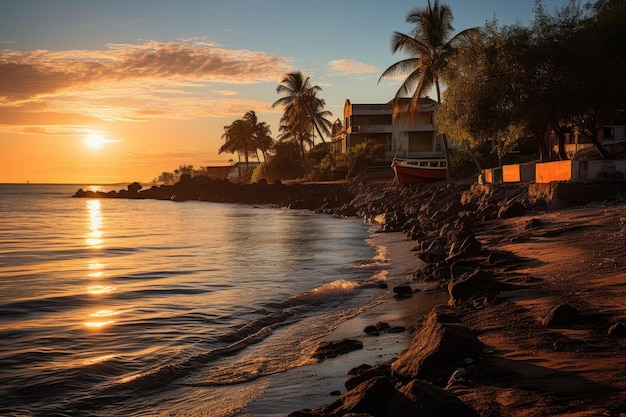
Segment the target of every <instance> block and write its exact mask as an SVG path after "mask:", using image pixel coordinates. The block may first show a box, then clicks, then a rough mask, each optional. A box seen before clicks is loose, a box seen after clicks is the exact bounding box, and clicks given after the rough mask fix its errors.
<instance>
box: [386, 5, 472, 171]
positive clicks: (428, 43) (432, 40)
mask: <svg viewBox="0 0 626 417" xmlns="http://www.w3.org/2000/svg"><path fill="white" fill-rule="evenodd" d="M452 20H453V16H452V10H451V9H450V7H449V6H448V5H446V4H441V5H440V4H439V0H434V3H433V4H432V5H431V3H430V0H428V6H427V7H425V8H417V9H414V10H412V11H411V12H409V14H408V16H407V18H406V21H407V23H412V24H414V25H415V28H414V29H413V30H412V31H411V34H410V35H406V34H404V33H400V32H394V34H393V36H392V38H391V51H392V52H393V53H394V54H395V53H396V52H399V51H400V52H404V53H406V54H408V55H409V58H407V59H403V60H402V61H399V62H396V63H395V64H393V65H392V66H390V67H389V68H387V69H386V70H385V71H384V72H383V73H382V75H381V76H380V78H379V82H380V80H381V79H383V78H390V77H395V76H397V75H404V74H407V73H408V76H407V77H406V79H405V80H404V82H403V83H402V85H401V86H400V88H399V89H398V92H397V93H396V97H400V95H401V94H409V93H411V91H412V92H413V95H412V98H411V106H410V107H411V108H412V109H413V110H417V109H418V105H419V98H420V97H421V95H422V92H423V91H424V90H425V89H428V88H430V87H432V86H434V87H435V90H436V92H437V102H438V103H441V86H440V82H439V79H440V76H441V72H442V70H443V69H444V68H445V67H446V65H447V64H448V61H449V58H450V57H451V56H452V55H453V54H454V52H455V51H456V49H457V48H458V47H460V46H463V45H466V44H468V43H469V42H470V41H471V39H472V36H474V34H477V33H478V28H470V29H465V30H463V31H461V32H459V33H457V34H456V35H454V36H452V33H453V32H454V27H453V26H452ZM442 142H443V149H444V154H445V157H446V162H447V164H448V167H450V166H451V165H450V155H449V154H450V152H449V150H448V143H447V140H446V137H445V135H444V136H442ZM449 174H450V173H449Z"/></svg>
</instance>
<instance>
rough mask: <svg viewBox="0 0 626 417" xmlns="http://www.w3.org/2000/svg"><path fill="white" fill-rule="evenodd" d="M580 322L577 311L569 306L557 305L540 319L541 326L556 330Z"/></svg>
mask: <svg viewBox="0 0 626 417" xmlns="http://www.w3.org/2000/svg"><path fill="white" fill-rule="evenodd" d="M580 321H581V317H580V313H579V312H578V310H576V309H575V308H574V307H572V306H571V305H569V304H559V305H558V306H556V307H554V308H553V309H552V310H551V311H550V312H549V313H548V314H547V315H546V316H545V317H544V318H543V319H541V324H542V325H544V326H545V327H549V328H558V327H566V326H569V325H572V324H578V323H580Z"/></svg>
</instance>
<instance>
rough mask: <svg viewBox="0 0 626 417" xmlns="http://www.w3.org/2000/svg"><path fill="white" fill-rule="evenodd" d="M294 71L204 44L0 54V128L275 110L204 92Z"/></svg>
mask: <svg viewBox="0 0 626 417" xmlns="http://www.w3.org/2000/svg"><path fill="white" fill-rule="evenodd" d="M290 69H291V67H290V64H289V62H288V59H287V58H284V57H279V56H273V55H269V54H266V53H263V52H255V51H248V50H231V49H226V48H223V47H221V46H219V45H216V44H212V43H208V42H200V41H180V42H156V41H147V42H144V43H141V44H110V45H107V46H106V47H105V48H104V49H102V50H68V51H46V50H32V51H16V50H0V125H4V129H7V128H10V126H14V127H15V126H23V127H24V129H26V131H29V132H31V133H36V132H37V131H38V130H37V129H36V128H35V126H45V125H64V126H77V125H89V124H94V123H96V122H98V121H118V120H123V121H142V120H147V119H151V118H171V119H192V118H198V117H220V116H228V115H237V116H239V115H241V114H244V113H245V112H246V111H248V110H250V109H251V108H253V109H256V110H257V111H259V112H260V111H272V110H271V106H270V104H269V103H265V102H260V101H258V100H251V99H246V98H243V97H234V95H233V90H228V89H223V90H211V91H213V92H215V91H217V92H219V93H220V96H219V97H217V98H210V97H207V91H208V90H207V86H208V85H209V84H215V83H222V84H257V83H266V82H267V83H272V84H273V83H274V82H275V80H276V79H277V78H278V76H279V74H282V73H284V72H286V71H289V70H290ZM0 128H2V127H0ZM44 130H45V131H48V130H49V129H44ZM44 130H41V131H44ZM23 131H24V130H23Z"/></svg>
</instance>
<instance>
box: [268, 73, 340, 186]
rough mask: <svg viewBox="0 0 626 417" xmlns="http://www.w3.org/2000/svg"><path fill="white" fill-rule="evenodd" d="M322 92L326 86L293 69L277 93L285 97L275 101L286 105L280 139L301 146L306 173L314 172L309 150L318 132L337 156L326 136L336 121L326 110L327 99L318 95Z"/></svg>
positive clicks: (330, 154)
mask: <svg viewBox="0 0 626 417" xmlns="http://www.w3.org/2000/svg"><path fill="white" fill-rule="evenodd" d="M320 91H322V89H321V88H320V87H319V86H317V85H313V86H312V85H311V82H310V79H309V77H305V76H304V75H303V74H302V73H301V72H300V71H297V72H292V73H289V74H285V75H284V76H283V78H282V79H281V81H280V84H278V86H277V87H276V92H277V93H278V94H281V95H282V97H281V98H279V99H278V100H276V102H274V104H272V107H276V106H282V107H283V108H284V114H283V117H282V118H281V120H280V123H281V124H280V128H279V130H280V132H281V134H280V136H279V141H283V142H293V143H295V144H297V145H298V147H299V151H300V162H301V164H302V169H303V170H304V172H305V174H308V173H309V171H310V167H309V164H308V161H307V156H306V153H307V150H308V149H311V148H312V147H313V145H314V136H315V135H314V132H315V131H317V133H318V134H319V136H320V138H321V139H322V142H323V143H324V145H325V146H326V151H327V154H328V155H329V157H330V158H331V160H332V158H333V156H332V153H331V152H330V149H329V148H328V146H327V143H326V140H325V139H324V136H325V135H330V129H331V127H332V122H330V121H329V120H328V119H327V117H330V116H332V114H331V113H330V112H329V111H326V110H324V105H325V102H324V100H323V99H321V98H319V97H317V93H318V92H320ZM333 165H334V163H333Z"/></svg>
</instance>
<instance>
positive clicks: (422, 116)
mask: <svg viewBox="0 0 626 417" xmlns="http://www.w3.org/2000/svg"><path fill="white" fill-rule="evenodd" d="M409 104H410V99H409V98H400V99H394V100H391V101H390V102H388V103H384V104H352V103H351V102H350V100H346V102H345V104H344V108H343V125H341V122H340V121H339V120H338V121H336V122H335V123H334V124H333V129H332V131H333V141H332V146H333V151H334V152H336V153H345V152H346V151H347V150H348V149H350V148H352V147H354V146H356V145H358V144H360V143H363V142H367V141H372V142H374V143H376V144H379V145H384V146H385V150H386V156H387V159H389V160H391V159H393V158H394V157H398V158H417V157H429V156H435V155H441V152H442V150H441V147H440V144H439V141H438V140H437V126H436V125H435V122H434V121H435V113H436V111H437V102H436V101H434V100H431V99H429V98H421V99H420V100H419V108H420V110H419V111H418V112H407V109H408V107H409ZM338 122H339V123H338Z"/></svg>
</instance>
